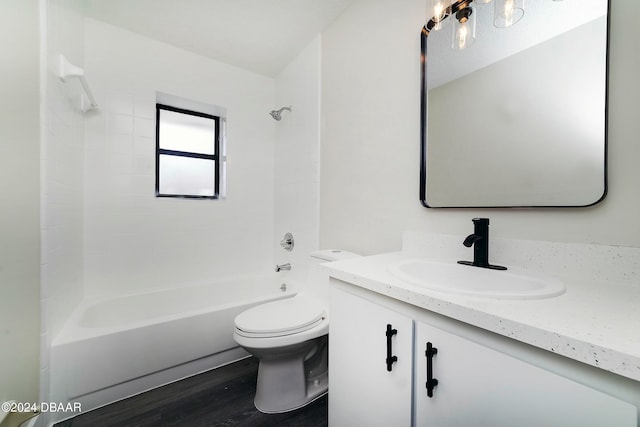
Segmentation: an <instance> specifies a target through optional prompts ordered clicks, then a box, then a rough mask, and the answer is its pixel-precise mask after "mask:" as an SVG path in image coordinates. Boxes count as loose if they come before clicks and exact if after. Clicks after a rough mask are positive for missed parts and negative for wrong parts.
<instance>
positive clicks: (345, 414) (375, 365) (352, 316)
mask: <svg viewBox="0 0 640 427" xmlns="http://www.w3.org/2000/svg"><path fill="white" fill-rule="evenodd" d="M334 291H335V292H334ZM330 309H331V314H330V322H329V340H330V344H329V366H330V368H329V375H330V378H329V388H330V393H329V425H330V426H331V427H339V426H344V427H355V426H367V427H370V426H384V427H389V426H393V427H410V426H411V404H412V381H413V379H412V378H413V320H412V319H411V318H409V317H408V316H405V315H402V314H400V313H398V312H396V311H393V310H390V309H388V308H386V307H383V306H381V305H378V304H372V303H370V302H369V301H366V300H364V299H362V298H359V297H356V296H355V295H352V294H350V293H347V292H343V291H340V290H334V289H332V290H331V302H330ZM387 330H389V332H387ZM393 331H395V332H393ZM387 335H389V336H388V337H387ZM387 342H388V343H389V345H390V347H389V350H390V353H391V357H392V358H393V357H395V359H393V360H391V359H390V360H388V362H389V364H388V365H387V356H388V355H387ZM334 385H335V387H334Z"/></svg>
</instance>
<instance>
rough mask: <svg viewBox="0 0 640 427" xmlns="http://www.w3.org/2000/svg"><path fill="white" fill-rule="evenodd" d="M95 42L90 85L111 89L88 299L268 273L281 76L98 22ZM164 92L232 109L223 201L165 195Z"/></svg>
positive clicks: (92, 156)
mask: <svg viewBox="0 0 640 427" xmlns="http://www.w3.org/2000/svg"><path fill="white" fill-rule="evenodd" d="M85 40H86V42H85V52H84V54H85V60H86V63H85V69H86V72H87V75H90V76H91V84H92V88H93V87H95V92H96V93H104V94H108V95H107V97H108V108H106V109H99V110H97V111H95V112H92V114H91V117H88V118H87V121H86V125H85V128H84V132H85V138H86V141H87V145H86V146H85V150H84V163H85V165H86V167H85V170H84V249H85V256H84V279H85V285H84V288H85V292H86V294H87V295H96V294H105V293H129V292H134V291H136V290H140V289H151V288H165V287H167V286H179V285H181V284H185V283H189V282H194V281H202V280H212V281H214V280H218V279H223V278H225V277H233V276H237V275H239V274H246V275H255V274H269V273H270V272H271V271H272V268H273V262H274V261H273V238H274V189H273V185H274V143H275V123H274V122H273V120H272V119H271V118H270V117H269V116H268V115H267V114H266V112H268V111H269V110H271V109H272V108H273V103H274V94H275V83H274V80H273V79H270V78H267V77H264V76H260V75H257V74H253V73H250V72H247V71H244V70H241V69H238V68H235V67H231V66H229V65H226V64H223V63H220V62H217V61H213V60H210V59H206V58H203V57H200V56H197V55H194V54H192V53H189V52H186V51H182V50H180V49H177V48H174V47H172V46H169V45H165V44H163V43H160V42H157V41H153V40H150V39H147V38H145V37H142V36H140V35H137V34H134V33H131V32H127V31H125V30H122V29H118V28H115V27H112V26H110V25H107V24H104V23H101V22H99V21H95V20H92V19H88V18H87V19H85ZM141 52H154V60H153V61H150V60H149V57H148V56H147V55H145V54H144V53H142V54H141ZM123 63H126V64H127V66H126V67H122V66H121V64H123ZM156 92H164V93H170V94H173V95H177V96H181V97H184V98H187V99H193V100H195V101H199V102H205V103H209V104H214V105H219V106H222V107H225V108H226V109H227V143H228V146H227V157H228V163H227V170H228V173H227V198H226V199H225V200H188V199H172V198H156V197H155V103H156V101H155V95H156ZM265 183H268V184H267V185H265Z"/></svg>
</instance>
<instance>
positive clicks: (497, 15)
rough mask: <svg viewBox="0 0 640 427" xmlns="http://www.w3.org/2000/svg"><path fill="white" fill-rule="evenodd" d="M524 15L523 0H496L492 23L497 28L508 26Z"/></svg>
mask: <svg viewBox="0 0 640 427" xmlns="http://www.w3.org/2000/svg"><path fill="white" fill-rule="evenodd" d="M523 16H524V0H496V3H495V9H494V13H493V24H494V25H495V26H496V27H499V28H506V27H510V26H512V25H513V24H515V23H516V22H518V21H519V20H521V19H522V17H523Z"/></svg>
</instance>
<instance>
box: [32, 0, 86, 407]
mask: <svg viewBox="0 0 640 427" xmlns="http://www.w3.org/2000/svg"><path fill="white" fill-rule="evenodd" d="M46 5H47V6H46V13H47V26H46V47H45V50H46V53H45V54H46V76H45V77H44V78H45V81H46V83H45V85H46V94H45V99H46V105H45V107H44V110H43V113H44V114H43V116H42V118H41V120H42V126H43V129H44V130H43V132H42V134H41V135H42V140H41V165H40V169H41V172H40V173H41V211H40V215H41V221H40V222H41V291H40V298H41V301H40V302H41V309H40V313H41V316H42V317H41V319H42V321H41V334H40V400H41V401H47V400H48V398H49V371H50V364H49V345H50V342H51V341H52V340H53V338H54V337H55V336H56V334H57V333H58V332H59V331H60V329H61V328H62V325H63V323H64V321H65V319H66V317H67V316H68V314H69V313H70V311H71V310H72V309H73V307H74V306H75V305H76V304H77V303H78V302H79V301H80V300H81V299H82V296H83V288H82V272H83V259H82V258H83V242H82V210H83V173H84V163H83V157H84V155H83V151H84V138H83V115H82V113H81V111H80V110H79V108H78V106H79V100H80V98H79V96H80V88H79V85H78V82H77V81H69V82H67V83H62V82H61V81H60V80H59V78H58V76H57V74H56V70H57V68H56V64H57V62H56V61H57V57H58V54H60V53H62V54H64V55H65V56H66V57H67V59H68V60H69V61H70V62H72V63H73V64H75V65H78V66H82V64H83V62H84V59H83V38H82V34H83V18H82V8H83V5H82V1H80V0H70V1H66V0H65V1H62V0H49V1H47V2H46Z"/></svg>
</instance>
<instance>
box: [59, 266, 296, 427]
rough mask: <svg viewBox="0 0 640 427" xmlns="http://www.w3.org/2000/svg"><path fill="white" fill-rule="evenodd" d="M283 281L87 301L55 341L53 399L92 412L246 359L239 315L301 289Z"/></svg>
mask: <svg viewBox="0 0 640 427" xmlns="http://www.w3.org/2000/svg"><path fill="white" fill-rule="evenodd" d="M282 285H283V280H282V279H277V278H275V277H253V278H245V279H237V280H236V279H234V280H231V281H225V282H216V283H209V284H198V285H191V286H181V287H178V288H172V289H164V290H160V291H153V292H141V293H136V294H131V295H126V296H116V297H101V298H93V299H90V300H85V301H83V302H82V303H81V304H80V305H79V306H78V307H77V308H76V309H75V310H74V312H73V313H72V314H71V315H70V317H69V319H68V320H67V322H66V323H65V325H64V327H63V330H62V331H61V332H60V334H59V335H58V336H56V337H55V339H54V340H53V342H52V345H51V379H50V381H51V384H50V387H51V395H50V396H51V400H52V401H55V402H80V403H81V404H82V411H83V412H86V411H87V410H91V409H94V408H97V407H99V406H103V405H106V404H108V403H111V402H114V401H117V400H120V399H124V398H126V397H129V396H132V395H134V394H137V393H141V392H143V391H146V390H149V389H151V388H155V387H158V386H161V385H163V384H166V383H169V382H172V381H176V380H178V379H182V378H186V377H188V376H191V375H195V374H197V373H200V372H204V371H207V370H209V369H212V368H215V367H218V366H221V365H224V364H227V363H230V362H233V361H235V360H239V359H241V358H243V357H246V356H247V353H246V352H245V351H244V350H243V349H241V348H240V347H238V346H237V344H236V343H235V341H234V340H233V328H234V323H233V321H234V318H235V317H236V316H237V315H238V314H239V313H241V312H242V311H244V310H246V309H247V308H250V307H252V306H255V305H257V304H261V303H264V302H268V301H273V300H277V299H282V298H289V297H292V296H294V295H295V293H296V290H297V287H296V285H295V284H294V283H292V282H290V281H287V282H286V284H285V286H284V287H283V286H282ZM283 288H286V289H283ZM73 415H77V414H56V417H55V418H56V419H55V420H53V421H54V422H57V421H60V420H61V419H65V418H69V417H71V416H73Z"/></svg>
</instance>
